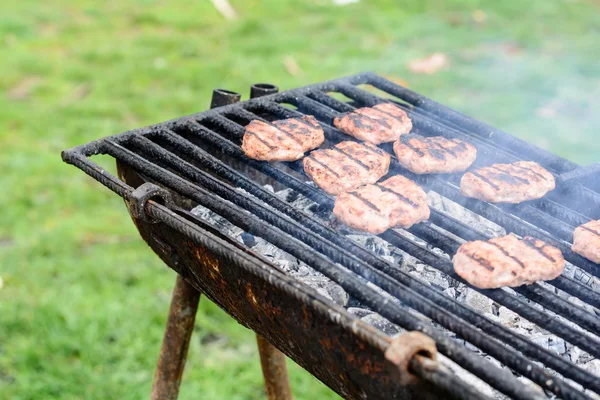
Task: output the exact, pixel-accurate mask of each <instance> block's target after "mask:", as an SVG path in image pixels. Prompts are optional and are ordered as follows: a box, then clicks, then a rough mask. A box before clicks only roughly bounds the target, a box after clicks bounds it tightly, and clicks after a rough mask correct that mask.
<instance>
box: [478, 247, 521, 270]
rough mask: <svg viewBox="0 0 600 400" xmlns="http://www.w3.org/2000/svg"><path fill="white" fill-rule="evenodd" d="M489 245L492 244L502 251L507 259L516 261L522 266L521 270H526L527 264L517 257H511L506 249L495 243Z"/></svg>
mask: <svg viewBox="0 0 600 400" xmlns="http://www.w3.org/2000/svg"><path fill="white" fill-rule="evenodd" d="M487 243H489V244H491V245H492V246H494V247H496V248H497V249H498V250H500V251H501V252H502V254H504V255H505V256H506V257H508V258H510V259H511V260H513V261H515V262H516V263H517V264H519V265H520V266H521V268H525V264H523V262H522V261H521V260H519V259H518V258H517V257H514V256H511V255H510V254H509V253H508V251H506V249H504V247H502V246H500V245H498V244H496V243H493V242H487Z"/></svg>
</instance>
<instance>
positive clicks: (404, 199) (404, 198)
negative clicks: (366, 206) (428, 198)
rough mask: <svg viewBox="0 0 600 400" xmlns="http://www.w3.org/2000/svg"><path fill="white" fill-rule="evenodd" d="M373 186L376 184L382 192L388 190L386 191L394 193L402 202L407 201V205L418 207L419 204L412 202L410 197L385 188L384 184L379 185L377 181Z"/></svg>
mask: <svg viewBox="0 0 600 400" xmlns="http://www.w3.org/2000/svg"><path fill="white" fill-rule="evenodd" d="M375 186H377V187H378V188H379V189H381V190H382V191H384V192H388V193H393V194H395V195H396V197H398V198H399V199H400V200H402V201H403V202H405V203H407V204H408V205H410V206H411V207H412V208H419V205H418V204H416V203H414V202H413V201H412V200H411V199H409V198H408V197H404V196H403V195H401V194H400V193H398V192H396V191H394V190H392V189H390V188H387V187H385V186H382V185H380V184H379V183H376V184H375Z"/></svg>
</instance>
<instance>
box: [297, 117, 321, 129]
mask: <svg viewBox="0 0 600 400" xmlns="http://www.w3.org/2000/svg"><path fill="white" fill-rule="evenodd" d="M294 119H295V120H296V121H299V122H301V123H303V124H304V125H306V126H309V127H311V128H313V129H319V128H320V127H321V126H315V125H313V124H311V123H310V122H308V121H307V120H306V119H304V118H294ZM317 124H318V123H317Z"/></svg>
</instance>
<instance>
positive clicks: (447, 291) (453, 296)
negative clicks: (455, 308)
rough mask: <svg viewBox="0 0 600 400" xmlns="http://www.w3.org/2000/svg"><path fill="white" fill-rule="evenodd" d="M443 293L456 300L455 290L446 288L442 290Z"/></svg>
mask: <svg viewBox="0 0 600 400" xmlns="http://www.w3.org/2000/svg"><path fill="white" fill-rule="evenodd" d="M444 293H445V294H446V295H447V296H449V297H450V298H452V299H455V298H456V289H454V288H448V289H446V290H444Z"/></svg>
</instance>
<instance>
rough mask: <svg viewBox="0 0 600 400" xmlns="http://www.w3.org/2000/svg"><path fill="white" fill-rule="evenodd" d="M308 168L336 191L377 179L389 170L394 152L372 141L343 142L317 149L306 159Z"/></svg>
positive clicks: (313, 176) (329, 190) (317, 180)
mask: <svg viewBox="0 0 600 400" xmlns="http://www.w3.org/2000/svg"><path fill="white" fill-rule="evenodd" d="M303 162H304V172H306V174H307V175H308V176H309V177H310V178H311V179H312V180H313V181H314V182H315V183H316V184H317V185H318V186H319V187H320V188H321V189H323V190H325V191H326V192H327V193H329V194H332V195H338V194H340V193H342V192H346V191H348V190H352V189H355V188H357V187H359V186H362V185H365V184H367V183H375V182H377V181H378V180H379V179H380V178H381V177H382V176H384V175H385V174H387V173H388V169H389V167H390V155H389V154H387V153H386V152H385V151H383V150H381V149H380V148H378V147H376V146H373V145H372V144H369V143H356V142H341V143H338V144H337V145H335V146H334V147H332V148H330V149H319V150H315V151H313V152H312V153H310V155H308V156H306V157H305V158H304V160H303Z"/></svg>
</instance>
